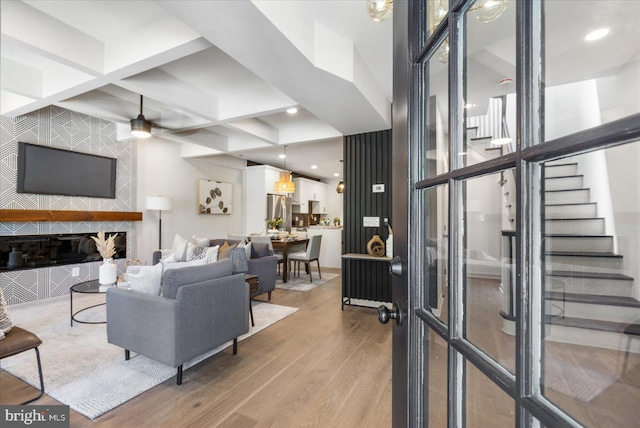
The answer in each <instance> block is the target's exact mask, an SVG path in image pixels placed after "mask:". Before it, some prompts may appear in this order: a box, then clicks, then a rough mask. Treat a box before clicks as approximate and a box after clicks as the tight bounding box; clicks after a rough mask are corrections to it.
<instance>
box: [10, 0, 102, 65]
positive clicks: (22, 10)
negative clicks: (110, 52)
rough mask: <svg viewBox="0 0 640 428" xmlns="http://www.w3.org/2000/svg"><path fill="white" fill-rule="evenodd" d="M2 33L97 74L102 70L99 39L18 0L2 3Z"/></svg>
mask: <svg viewBox="0 0 640 428" xmlns="http://www.w3.org/2000/svg"><path fill="white" fill-rule="evenodd" d="M1 28H2V34H3V36H4V35H6V36H9V37H12V38H14V39H16V40H20V41H22V42H24V43H26V44H28V45H31V46H34V47H37V48H39V49H41V50H42V51H44V52H51V54H52V55H56V56H59V57H61V58H65V59H67V60H68V61H70V62H71V63H74V64H78V65H82V66H83V67H86V68H87V69H89V70H92V71H93V72H96V73H102V72H103V70H104V45H103V43H102V42H101V41H100V40H97V39H94V38H93V37H91V36H89V35H87V34H85V33H83V32H81V31H79V30H77V29H75V28H73V27H71V26H69V25H67V24H65V23H63V22H61V21H58V20H57V19H54V18H52V17H51V16H49V15H47V14H45V13H42V12H40V11H39V10H37V9H35V8H33V7H31V6H29V5H27V4H25V3H23V2H20V1H3V2H2V24H1Z"/></svg>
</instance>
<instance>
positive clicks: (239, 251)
mask: <svg viewBox="0 0 640 428" xmlns="http://www.w3.org/2000/svg"><path fill="white" fill-rule="evenodd" d="M230 258H231V261H232V262H233V273H247V272H248V271H249V265H248V263H247V253H246V252H245V251H244V248H233V249H232V250H231V252H230Z"/></svg>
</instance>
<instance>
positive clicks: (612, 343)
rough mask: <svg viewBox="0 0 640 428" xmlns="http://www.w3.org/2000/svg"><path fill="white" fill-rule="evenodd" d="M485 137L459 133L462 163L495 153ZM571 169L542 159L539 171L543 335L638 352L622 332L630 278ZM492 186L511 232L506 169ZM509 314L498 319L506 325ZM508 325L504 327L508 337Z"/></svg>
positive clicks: (629, 317)
mask: <svg viewBox="0 0 640 428" xmlns="http://www.w3.org/2000/svg"><path fill="white" fill-rule="evenodd" d="M491 140H492V138H491V137H477V128H467V165H469V164H472V163H477V162H479V161H486V160H488V159H492V158H494V157H498V156H501V155H502V154H503V148H502V147H492V146H491V145H490V142H491ZM578 170H579V168H578V163H577V162H569V161H565V162H562V161H558V162H549V163H547V164H546V165H545V169H544V204H545V205H544V208H545V224H544V233H545V236H544V248H545V254H546V258H545V269H546V274H545V280H544V281H545V300H546V305H545V325H546V331H545V338H546V339H547V340H554V341H559V342H565V343H574V344H581V345H587V346H598V347H603V348H608V349H617V350H625V349H626V348H627V346H629V345H630V347H629V349H630V350H631V351H632V352H636V353H640V338H639V339H638V340H630V337H631V336H630V334H625V333H624V332H625V330H627V331H632V330H633V331H639V330H640V301H638V300H637V299H636V298H634V295H635V294H634V278H632V277H630V276H628V275H625V274H624V273H622V272H623V271H624V269H623V261H624V256H623V255H622V254H617V253H616V252H615V251H614V237H613V236H611V235H607V234H606V226H605V219H604V218H602V217H598V204H597V202H592V199H591V194H590V193H591V192H590V189H589V188H586V187H585V186H584V177H583V176H582V175H580V174H579V173H578ZM500 186H501V188H502V193H503V199H504V204H505V208H506V211H505V212H506V216H507V222H508V227H505V229H509V230H513V225H514V222H515V196H516V189H515V177H514V176H513V171H506V172H504V173H503V174H502V176H501V180H500ZM505 226H506V224H505ZM503 280H504V278H503ZM503 285H504V284H503ZM513 309H515V308H513ZM509 312H510V311H509V310H505V312H503V313H502V316H503V317H504V318H505V320H507V324H509V323H511V324H512V323H513V320H515V318H513V316H512V314H511V315H509ZM513 327H514V326H513V325H510V326H509V327H506V328H504V330H505V332H508V333H509V334H513V333H515V331H514V329H513ZM636 337H637V336H636Z"/></svg>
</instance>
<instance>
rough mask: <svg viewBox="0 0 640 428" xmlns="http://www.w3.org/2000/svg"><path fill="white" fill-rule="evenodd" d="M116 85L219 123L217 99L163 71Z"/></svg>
mask: <svg viewBox="0 0 640 428" xmlns="http://www.w3.org/2000/svg"><path fill="white" fill-rule="evenodd" d="M114 84H116V85H118V86H120V87H123V88H125V89H128V90H129V91H132V92H135V93H138V94H142V95H144V96H145V97H149V98H152V99H154V100H156V101H159V102H161V103H164V104H166V105H167V106H170V107H174V108H179V109H182V110H184V111H185V112H187V113H189V114H192V115H194V116H197V117H201V118H203V119H206V120H207V121H209V122H210V123H214V124H215V123H218V122H219V120H218V100H217V99H216V98H214V97H213V96H210V95H207V94H206V93H203V92H202V91H201V90H199V89H198V88H194V87H193V86H191V85H189V84H188V83H186V82H183V81H181V80H179V79H176V78H175V77H173V76H171V75H169V74H167V73H165V72H163V71H161V70H158V69H153V70H149V71H147V72H145V73H141V74H138V75H136V76H132V77H129V78H127V79H123V80H121V81H118V82H114Z"/></svg>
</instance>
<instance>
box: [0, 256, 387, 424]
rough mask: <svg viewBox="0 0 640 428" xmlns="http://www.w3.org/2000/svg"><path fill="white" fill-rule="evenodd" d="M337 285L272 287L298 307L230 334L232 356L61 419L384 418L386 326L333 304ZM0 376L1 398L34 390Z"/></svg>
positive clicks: (15, 399) (276, 297) (370, 313)
mask: <svg viewBox="0 0 640 428" xmlns="http://www.w3.org/2000/svg"><path fill="white" fill-rule="evenodd" d="M324 271H327V272H335V273H339V269H335V270H332V269H324V268H323V272H324ZM340 288H341V279H340V277H339V276H338V277H337V278H335V279H333V280H331V281H329V282H327V283H325V284H324V285H322V286H320V287H317V288H315V289H313V290H311V291H309V292H297V291H288V290H280V289H276V290H275V291H274V292H273V296H272V302H273V303H276V304H280V305H286V306H294V307H297V308H300V309H299V310H298V312H296V313H295V314H293V315H291V316H289V317H287V318H285V319H284V320H282V321H280V322H278V323H276V324H275V325H272V326H270V327H268V328H267V329H265V330H263V331H261V332H259V333H258V334H255V335H253V336H251V337H250V338H248V339H246V340H244V341H242V342H240V343H239V344H238V354H237V355H232V353H231V349H230V348H229V349H227V350H225V351H223V352H221V353H219V354H217V355H215V356H213V357H211V358H209V359H207V360H205V361H204V362H202V363H200V364H198V365H197V366H196V367H193V368H190V369H189V370H186V371H185V372H184V378H183V384H182V385H176V383H175V378H171V379H169V380H167V381H166V382H164V383H162V384H160V385H158V386H156V387H155V388H152V389H151V390H149V391H147V392H145V393H144V394H141V395H140V396H138V397H136V398H134V399H133V400H130V401H128V402H127V403H125V404H123V405H122V406H120V407H118V408H116V409H114V410H112V411H110V412H108V413H106V414H104V415H103V416H101V417H100V418H98V419H97V420H96V421H95V422H94V421H91V420H89V419H87V418H85V417H84V416H82V415H80V414H78V413H75V412H73V411H71V426H72V427H101V426H106V427H108V426H119V427H133V426H135V427H150V426H153V427H187V426H193V427H233V428H242V427H247V428H248V427H270V426H278V427H327V426H332V427H353V426H359V427H367V426H368V427H388V426H391V328H390V326H389V325H382V324H380V323H378V321H377V318H376V312H375V310H374V309H370V308H360V307H355V306H354V307H346V308H345V310H344V312H342V311H341V310H340ZM265 299H266V296H265ZM0 384H1V388H0V403H2V404H12V403H19V402H21V401H23V400H24V399H27V398H28V397H30V396H32V395H33V393H34V392H35V389H34V388H31V387H30V386H28V385H26V384H25V383H24V382H22V381H20V380H18V379H17V378H15V377H13V376H11V375H9V374H8V373H6V372H5V371H4V370H0ZM45 389H46V385H45ZM34 404H38V405H47V404H59V403H58V402H57V401H55V400H54V399H52V398H50V397H49V396H45V397H43V398H41V399H40V400H38V401H37V402H35V403H34Z"/></svg>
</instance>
